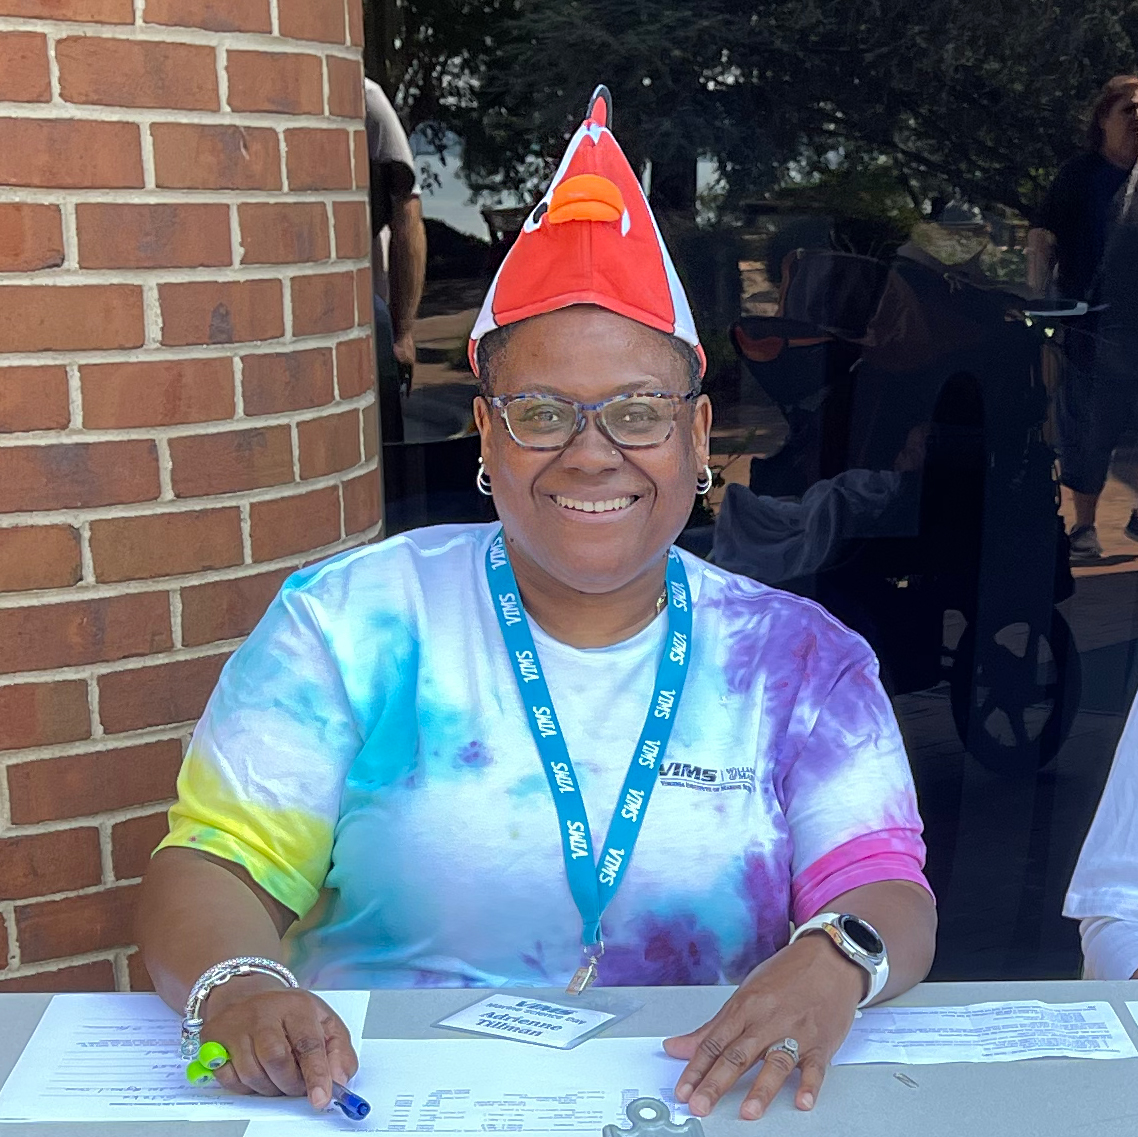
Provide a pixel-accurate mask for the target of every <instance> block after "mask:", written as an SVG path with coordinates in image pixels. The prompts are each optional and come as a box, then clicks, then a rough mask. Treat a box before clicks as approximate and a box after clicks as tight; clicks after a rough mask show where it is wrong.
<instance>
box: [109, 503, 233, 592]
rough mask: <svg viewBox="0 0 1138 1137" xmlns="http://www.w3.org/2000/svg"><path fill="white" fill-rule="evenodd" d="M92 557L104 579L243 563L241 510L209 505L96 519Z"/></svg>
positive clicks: (141, 577) (136, 577)
mask: <svg viewBox="0 0 1138 1137" xmlns="http://www.w3.org/2000/svg"><path fill="white" fill-rule="evenodd" d="M91 555H92V556H93V557H94V560H95V577H96V579H98V580H99V581H100V582H103V583H105V582H109V581H116V580H149V579H150V578H152V577H161V576H176V575H178V574H180V573H188V572H202V571H204V570H205V569H216V568H228V567H229V566H230V565H239V564H240V563H241V559H242V558H241V514H240V511H239V510H237V509H235V508H234V509H203V510H199V511H195V512H193V513H160V514H157V515H155V516H151V517H114V518H107V519H106V520H104V521H92V522H91Z"/></svg>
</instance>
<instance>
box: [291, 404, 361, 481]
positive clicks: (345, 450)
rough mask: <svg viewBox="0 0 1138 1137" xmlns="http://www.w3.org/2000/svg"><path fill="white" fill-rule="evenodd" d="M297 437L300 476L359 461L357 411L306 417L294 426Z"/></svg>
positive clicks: (347, 467) (334, 470)
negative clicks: (306, 418) (307, 418)
mask: <svg viewBox="0 0 1138 1137" xmlns="http://www.w3.org/2000/svg"><path fill="white" fill-rule="evenodd" d="M297 437H298V441H299V442H300V476H301V477H302V478H320V477H323V476H324V475H325V474H335V473H338V472H339V471H340V470H350V469H351V468H352V467H353V466H358V465H359V461H360V413H359V411H356V410H351V411H343V412H342V413H341V414H336V415H325V416H324V417H323V418H314V419H309V420H308V421H307V422H302V423H301V424H300V425H299V426H298V427H297Z"/></svg>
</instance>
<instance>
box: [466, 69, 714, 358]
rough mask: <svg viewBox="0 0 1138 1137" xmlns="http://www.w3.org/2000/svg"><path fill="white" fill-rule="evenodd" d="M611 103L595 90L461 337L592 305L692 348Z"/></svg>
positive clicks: (687, 316) (678, 294)
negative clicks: (468, 331) (617, 133)
mask: <svg viewBox="0 0 1138 1137" xmlns="http://www.w3.org/2000/svg"><path fill="white" fill-rule="evenodd" d="M611 118H612V99H611V96H610V95H609V92H608V90H607V88H605V87H598V88H597V89H596V91H595V92H594V93H593V97H592V100H591V101H590V103H589V111H588V114H587V116H586V118H585V121H584V122H583V123H582V124H581V125H580V127H578V129H577V132H576V134H574V135H573V138H572V140H571V141H570V143H569V148H568V149H567V150H566V152H565V156H564V158H562V160H561V165H560V166H559V167H558V170H557V173H556V174H555V175H554V178H553V182H552V183H551V185H550V186H549V188H548V189H547V190H546V191H545V194H544V195H543V196H542V199H541V201H539V202H538V203H537V205H536V206H535V207H534V209H533V212H532V213H531V214H530V215H529V217H528V218H527V219H526V221H525V224H524V225H523V226H522V231H521V233H520V234H519V235H518V238H517V240H516V241H515V242H514V245H513V247H512V248H511V249H510V251H509V253H508V254H507V256H506V259H505V260H504V261H503V262H502V266H501V268H499V270H498V274H497V276H495V278H494V282H493V283H492V284H491V285H490V291H489V292H488V293H487V295H486V299H485V301H484V302H483V305H482V310H481V312H480V313H479V315H478V319H477V321H476V322H475V325H474V330H473V331H472V332H471V334H470V349H469V354H470V362H471V366H472V367H473V368H474V371H475V373H476V374H477V370H478V362H477V355H476V352H477V346H478V341H479V340H480V339H481V338H482V336H484V335H485V334H486V333H487V332H490V331H493V330H494V329H495V328H501V327H505V326H506V325H507V324H514V323H518V322H519V321H521V320H525V319H529V318H530V317H531V316H538V315H542V314H543V313H545V312H552V311H555V310H556V309H558V308H567V307H569V306H570V305H572V304H595V305H598V306H599V307H601V308H607V309H608V310H609V311H612V312H616V313H617V314H618V315H621V316H626V317H628V318H629V319H631V320H636V321H637V322H638V323H641V324H645V325H647V326H648V327H650V328H655V329H657V330H658V331H662V332H665V333H667V334H668V335H674V336H676V337H677V338H678V339H681V340H684V341H685V342H687V343H689V344H691V346H692V347H693V348H694V349H695V351H696V353H697V354H698V355H699V358H700V362H701V364H702V365H704V366H706V364H705V362H704V356H703V349H702V348H701V347H700V345H699V337H698V335H697V334H696V330H695V321H694V320H693V319H692V314H691V308H690V306H689V305H688V301H687V296H686V295H685V294H684V289H683V286H682V285H681V284H680V280H679V277H678V276H677V275H676V270H675V266H674V265H673V264H672V258H671V257H670V256H669V255H668V250H667V248H666V247H665V246H664V241H663V238H662V237H661V236H660V230H659V228H658V227H657V225H656V219H655V218H654V217H653V216H652V210H651V209H650V208H649V205H648V199H647V198H646V197H645V196H644V190H643V188H642V187H641V185H640V180H639V179H638V178H637V176H636V175H635V173H634V172H633V170H632V167H631V166H630V165H629V164H628V159H627V158H626V157H625V156H624V153H623V151H622V150H621V149H620V146H619V145H618V144H617V141H616V139H615V138H614V137H613V134H612V131H611V130H610V129H609V124H610V121H611Z"/></svg>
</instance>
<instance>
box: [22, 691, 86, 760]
mask: <svg viewBox="0 0 1138 1137" xmlns="http://www.w3.org/2000/svg"><path fill="white" fill-rule="evenodd" d="M90 737H91V714H90V710H89V709H88V705H87V684H86V683H85V682H84V681H83V680H82V679H73V680H68V681H66V682H62V683H17V684H14V685H12V686H10V687H0V750H22V749H25V748H26V747H31V746H53V745H55V744H57V743H60V742H78V741H79V740H80V739H81V738H90Z"/></svg>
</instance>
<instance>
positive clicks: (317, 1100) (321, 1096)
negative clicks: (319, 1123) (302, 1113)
mask: <svg viewBox="0 0 1138 1137" xmlns="http://www.w3.org/2000/svg"><path fill="white" fill-rule="evenodd" d="M309 1100H310V1101H311V1102H312V1108H313V1109H326V1108H327V1107H328V1103H329V1102H330V1101H331V1100H332V1098H331V1095H330V1094H329V1093H328V1091H327V1090H324V1089H316V1090H313V1091H312V1097H311V1098H310V1099H309Z"/></svg>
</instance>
